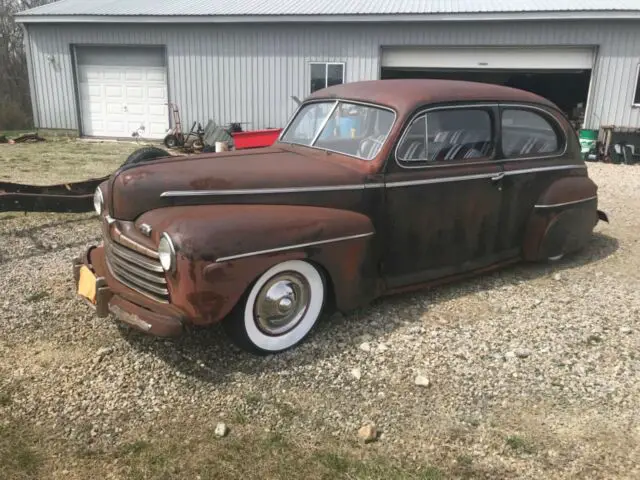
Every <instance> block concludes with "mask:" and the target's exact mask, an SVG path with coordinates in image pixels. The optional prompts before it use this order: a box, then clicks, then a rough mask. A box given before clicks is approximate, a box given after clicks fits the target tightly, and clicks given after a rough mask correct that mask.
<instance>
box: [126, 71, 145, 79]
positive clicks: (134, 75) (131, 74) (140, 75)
mask: <svg viewBox="0 0 640 480" xmlns="http://www.w3.org/2000/svg"><path fill="white" fill-rule="evenodd" d="M124 78H125V80H126V81H127V82H131V81H133V82H140V81H142V80H144V72H143V71H142V70H134V69H129V70H127V71H126V72H125V75H124Z"/></svg>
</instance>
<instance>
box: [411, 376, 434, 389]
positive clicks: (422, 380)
mask: <svg viewBox="0 0 640 480" xmlns="http://www.w3.org/2000/svg"><path fill="white" fill-rule="evenodd" d="M413 383H415V384H416V385H418V386H419V387H428V386H430V385H431V381H430V380H429V378H427V377H425V376H424V375H418V376H417V377H416V378H415V379H414V380H413Z"/></svg>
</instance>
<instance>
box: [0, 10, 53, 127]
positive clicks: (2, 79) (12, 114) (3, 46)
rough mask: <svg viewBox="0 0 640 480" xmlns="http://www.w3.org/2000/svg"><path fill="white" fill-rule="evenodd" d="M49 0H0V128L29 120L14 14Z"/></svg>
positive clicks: (22, 55)
mask: <svg viewBox="0 0 640 480" xmlns="http://www.w3.org/2000/svg"><path fill="white" fill-rule="evenodd" d="M51 2H52V0H0V130H4V129H10V130H17V129H22V128H28V127H30V126H32V124H33V114H32V112H31V99H30V97H29V77H28V75H27V60H26V54H25V49H24V43H23V31H22V27H21V26H20V25H18V24H16V22H15V19H14V15H15V14H16V13H17V12H19V11H22V10H26V9H28V8H34V7H38V6H40V5H44V4H46V3H51Z"/></svg>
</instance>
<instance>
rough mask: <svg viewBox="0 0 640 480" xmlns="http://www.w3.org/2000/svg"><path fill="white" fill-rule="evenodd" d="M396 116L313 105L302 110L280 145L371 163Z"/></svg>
mask: <svg viewBox="0 0 640 480" xmlns="http://www.w3.org/2000/svg"><path fill="white" fill-rule="evenodd" d="M394 120H395V114H394V113H393V112H392V111H390V110H385V109H383V108H378V107H372V106H368V105H361V104H357V103H349V102H342V101H339V102H316V103H310V104H308V105H305V106H304V107H302V109H301V110H300V111H299V112H298V114H297V115H296V116H295V118H294V119H293V121H292V122H291V124H290V125H289V128H288V129H287V131H286V132H285V133H284V135H283V136H282V139H281V141H282V142H286V143H296V144H298V145H307V146H309V147H316V148H322V149H325V150H331V151H332V152H338V153H344V154H346V155H352V156H354V157H358V158H361V159H363V160H371V159H373V158H374V157H375V156H376V155H377V154H378V152H379V151H380V149H381V148H382V146H383V145H384V142H385V141H386V140H387V136H388V135H389V131H391V127H392V126H393V122H394Z"/></svg>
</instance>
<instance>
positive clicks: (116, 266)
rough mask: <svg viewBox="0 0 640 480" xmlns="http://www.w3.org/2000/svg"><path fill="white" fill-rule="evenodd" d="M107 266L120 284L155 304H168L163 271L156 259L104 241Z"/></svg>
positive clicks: (106, 240)
mask: <svg viewBox="0 0 640 480" xmlns="http://www.w3.org/2000/svg"><path fill="white" fill-rule="evenodd" d="M105 252H106V258H107V266H108V267H109V271H110V272H111V275H113V276H114V277H115V278H116V279H117V280H118V281H119V282H120V283H122V284H123V285H125V286H127V287H129V288H130V289H132V290H135V291H136V292H138V293H141V294H142V295H144V296H146V297H148V298H151V299H152V300H155V301H157V302H161V303H168V302H169V290H168V289H167V279H166V278H165V273H164V270H163V269H162V266H161V265H160V261H159V260H158V259H157V258H152V257H149V256H147V255H143V254H142V253H139V252H136V251H135V250H132V249H130V248H127V247H125V246H124V245H121V244H119V243H116V242H114V241H113V240H111V239H109V238H107V239H105Z"/></svg>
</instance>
